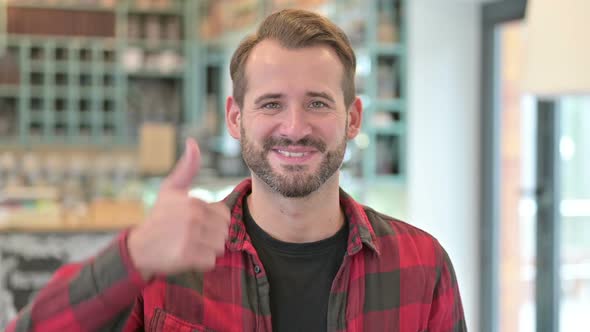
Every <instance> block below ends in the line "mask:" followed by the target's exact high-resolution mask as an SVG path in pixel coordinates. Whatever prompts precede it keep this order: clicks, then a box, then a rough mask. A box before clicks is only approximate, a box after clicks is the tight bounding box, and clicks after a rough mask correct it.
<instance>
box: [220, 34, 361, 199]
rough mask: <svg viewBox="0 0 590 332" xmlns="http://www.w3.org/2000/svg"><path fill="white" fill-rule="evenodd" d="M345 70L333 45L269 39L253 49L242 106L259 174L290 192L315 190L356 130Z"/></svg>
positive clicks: (248, 155) (247, 157)
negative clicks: (293, 45)
mask: <svg viewBox="0 0 590 332" xmlns="http://www.w3.org/2000/svg"><path fill="white" fill-rule="evenodd" d="M342 76H343V66H342V64H341V62H340V60H339V58H338V56H337V55H336V53H334V51H332V50H331V49H330V48H329V47H327V46H314V47H306V48H301V49H286V48H284V47H282V46H281V45H280V44H279V43H278V42H276V41H272V40H264V41H262V42H260V43H259V44H258V45H257V46H256V47H255V48H254V49H253V50H252V52H251V54H250V56H249V57H248V60H247V63H246V78H247V89H246V93H245V96H244V101H243V106H242V109H241V110H240V112H239V114H236V118H237V119H236V122H238V123H239V137H238V138H239V139H240V142H241V145H242V156H243V158H244V161H245V162H246V164H247V165H248V167H249V168H250V170H251V171H252V173H253V175H255V176H256V177H258V178H259V179H261V180H262V181H263V182H264V183H266V184H267V185H268V186H269V187H270V188H271V189H273V190H274V191H276V192H278V193H280V194H281V195H283V196H285V197H305V196H307V195H309V194H310V193H312V192H314V191H316V190H317V189H318V188H320V187H321V186H322V185H323V184H324V183H325V182H326V181H327V180H328V179H330V178H331V177H332V176H334V174H335V173H337V171H338V169H339V168H340V165H341V164H342V160H343V157H344V152H345V149H346V141H347V139H349V138H352V137H350V135H351V134H350V132H349V130H347V127H348V113H349V111H348V110H347V107H346V105H344V97H343V92H342ZM359 105H360V104H359ZM230 112H231V111H230ZM359 112H360V111H359ZM353 116H354V117H356V115H353ZM359 121H360V120H359ZM355 134H356V133H355ZM236 136H237V135H234V137H236Z"/></svg>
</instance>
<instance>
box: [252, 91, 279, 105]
mask: <svg viewBox="0 0 590 332" xmlns="http://www.w3.org/2000/svg"><path fill="white" fill-rule="evenodd" d="M283 96H284V95H283V94H282V93H265V94H263V95H262V96H260V97H258V98H256V99H255V100H254V104H258V103H260V102H262V101H263V100H265V99H281V97H283Z"/></svg>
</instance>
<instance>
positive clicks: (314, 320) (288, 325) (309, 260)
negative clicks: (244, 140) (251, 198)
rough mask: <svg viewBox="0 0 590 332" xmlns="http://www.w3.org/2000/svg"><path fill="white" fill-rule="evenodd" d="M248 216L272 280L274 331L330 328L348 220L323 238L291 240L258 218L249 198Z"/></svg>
mask: <svg viewBox="0 0 590 332" xmlns="http://www.w3.org/2000/svg"><path fill="white" fill-rule="evenodd" d="M244 220H245V223H246V230H247V232H248V234H249V235H250V238H251V239H252V244H253V245H254V248H255V249H256V252H257V253H258V255H259V257H260V260H261V261H262V264H263V266H264V269H265V271H266V274H267V276H268V281H269V283H270V310H271V314H272V326H273V331H281V332H283V331H326V329H327V317H328V299H329V296H330V289H331V288H332V281H333V280H334V277H335V276H336V273H337V272H338V269H339V268H340V265H341V264H342V259H343V258H344V254H345V252H346V244H347V240H348V223H346V222H345V223H344V227H342V228H341V229H340V230H339V231H338V232H337V233H336V234H334V235H333V236H331V237H329V238H327V239H324V240H321V241H317V242H309V243H287V242H283V241H279V240H277V239H274V238H273V237H271V236H270V235H269V234H268V233H266V232H265V231H264V230H263V229H262V228H260V227H259V226H258V225H257V224H256V222H254V220H253V219H252V216H251V215H250V212H249V211H248V206H247V202H246V199H244Z"/></svg>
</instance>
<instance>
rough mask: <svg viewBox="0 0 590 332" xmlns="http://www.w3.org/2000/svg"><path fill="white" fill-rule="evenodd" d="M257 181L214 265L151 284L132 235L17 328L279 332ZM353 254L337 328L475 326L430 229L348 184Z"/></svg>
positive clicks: (69, 272)
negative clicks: (254, 236)
mask: <svg viewBox="0 0 590 332" xmlns="http://www.w3.org/2000/svg"><path fill="white" fill-rule="evenodd" d="M250 191H251V182H250V180H245V181H244V182H242V183H241V184H239V185H238V186H237V187H236V189H235V190H234V192H233V193H232V194H230V195H229V196H228V197H227V198H226V199H225V202H226V203H227V204H228V206H230V208H231V211H232V212H231V216H232V220H231V225H230V235H229V238H228V241H227V244H226V253H225V255H224V256H223V257H221V258H219V259H218V261H217V264H216V267H215V269H214V270H213V271H210V272H206V273H199V272H186V273H182V274H179V275H173V276H165V277H164V276H163V277H158V278H155V279H154V280H152V281H150V282H149V283H146V282H144V281H143V280H142V279H141V276H140V274H139V272H138V271H137V269H136V268H135V267H134V266H133V263H132V262H131V259H130V257H129V253H128V250H127V246H126V238H127V234H128V233H127V232H123V233H122V234H121V236H119V237H118V239H117V240H116V241H115V242H114V243H113V244H112V245H111V246H110V247H108V248H107V249H105V251H103V252H102V253H100V254H99V255H98V256H96V257H94V258H93V259H91V260H90V261H88V262H86V263H84V264H76V265H66V266H64V267H62V268H61V269H59V270H58V271H57V272H56V274H55V276H54V278H53V279H52V281H50V282H49V284H48V285H47V286H46V287H45V288H44V289H42V290H41V291H40V292H39V294H38V295H37V297H36V299H35V300H34V301H33V302H32V303H31V304H29V305H28V306H27V307H26V308H24V309H23V310H22V312H21V313H20V314H19V316H18V317H17V319H16V320H14V321H13V322H11V324H10V325H9V327H8V329H7V332H14V331H19V332H20V331H39V332H41V331H43V332H51V331H55V332H58V331H59V332H62V331H180V332H184V331H186V332H188V331H271V330H272V324H271V312H270V299H269V297H270V292H269V290H270V287H269V283H268V278H267V276H266V273H265V270H264V267H263V266H262V264H261V262H260V259H259V257H258V255H257V254H256V251H255V250H254V247H253V246H252V243H251V242H250V238H249V236H248V234H246V230H245V227H244V223H243V220H242V217H243V215H242V202H243V199H244V197H245V196H246V195H248V194H249V193H250ZM340 203H341V206H342V207H343V208H344V211H345V213H346V216H347V220H348V222H349V230H350V232H349V239H348V247H347V253H346V255H345V257H344V260H343V262H342V266H341V267H340V270H339V271H338V273H337V275H336V277H335V278H334V281H333V283H332V289H331V292H330V298H329V306H328V317H326V319H327V320H328V322H327V323H328V324H327V326H328V330H330V331H399V332H422V331H428V332H451V331H453V332H462V331H466V330H467V329H466V327H465V321H464V317H463V308H462V305H461V299H460V297H459V289H458V287H457V281H456V278H455V273H454V271H453V267H452V265H451V262H450V260H449V257H448V256H447V254H446V252H445V251H444V249H443V248H442V247H441V245H440V244H439V243H438V241H437V240H436V239H434V238H433V237H432V236H431V235H429V234H427V233H425V232H424V231H421V230H419V229H417V228H415V227H413V226H410V225H408V224H406V223H404V222H401V221H398V220H395V219H392V218H390V217H387V216H385V215H382V214H379V213H377V212H375V211H374V210H372V209H370V208H367V207H364V206H362V205H360V204H358V203H356V202H355V201H354V200H353V199H352V198H351V197H350V196H348V195H347V194H346V193H345V192H343V191H341V194H340Z"/></svg>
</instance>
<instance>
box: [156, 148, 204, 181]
mask: <svg viewBox="0 0 590 332" xmlns="http://www.w3.org/2000/svg"><path fill="white" fill-rule="evenodd" d="M200 164H201V152H200V151H199V145H198V144H197V142H195V140H194V139H192V138H188V139H187V140H186V142H185V143H184V153H183V154H182V157H181V158H180V160H179V161H178V162H177V163H176V166H174V169H173V170H172V172H171V173H170V174H169V175H168V177H166V179H165V180H164V184H163V185H164V186H165V187H167V188H169V189H176V190H185V191H188V190H189V189H190V188H191V184H192V182H193V178H194V177H195V176H196V175H197V174H198V173H199V168H200Z"/></svg>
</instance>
